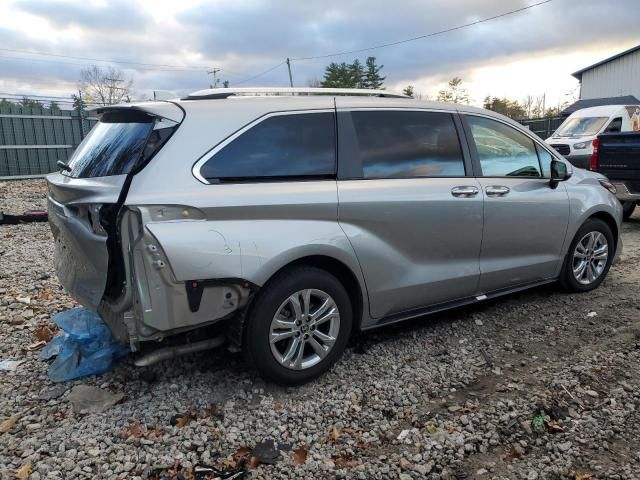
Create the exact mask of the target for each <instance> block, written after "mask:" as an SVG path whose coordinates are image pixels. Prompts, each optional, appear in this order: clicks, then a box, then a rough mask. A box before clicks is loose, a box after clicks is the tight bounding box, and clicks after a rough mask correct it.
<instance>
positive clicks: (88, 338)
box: [40, 308, 129, 382]
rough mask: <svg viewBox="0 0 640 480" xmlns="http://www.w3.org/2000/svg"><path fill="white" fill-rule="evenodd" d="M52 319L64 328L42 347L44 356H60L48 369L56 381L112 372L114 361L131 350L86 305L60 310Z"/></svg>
mask: <svg viewBox="0 0 640 480" xmlns="http://www.w3.org/2000/svg"><path fill="white" fill-rule="evenodd" d="M52 320H53V323H55V324H56V325H57V326H58V327H60V329H61V330H62V331H61V332H60V333H59V334H58V335H56V336H55V337H54V338H53V339H52V340H51V341H50V342H49V343H48V344H47V346H46V347H45V348H43V349H42V351H41V352H40V358H41V359H42V360H48V359H50V358H52V357H56V359H55V360H54V361H53V363H52V364H51V365H49V372H48V373H49V378H50V379H51V380H53V381H54V382H66V381H67V380H73V379H74V378H80V377H86V376H89V375H101V374H103V373H106V372H109V371H111V368H112V365H113V363H114V362H116V361H118V360H120V359H122V358H124V357H126V356H127V354H128V353H129V349H128V348H126V347H124V346H122V345H121V344H119V343H118V342H117V341H116V340H115V339H114V338H113V337H112V336H111V333H110V332H109V329H108V328H107V327H106V325H105V324H104V323H103V322H102V319H101V318H100V317H99V316H98V315H97V314H96V313H94V312H91V311H89V310H87V309H86V308H74V309H72V310H67V311H66V312H61V313H58V314H56V315H54V317H53V319H52Z"/></svg>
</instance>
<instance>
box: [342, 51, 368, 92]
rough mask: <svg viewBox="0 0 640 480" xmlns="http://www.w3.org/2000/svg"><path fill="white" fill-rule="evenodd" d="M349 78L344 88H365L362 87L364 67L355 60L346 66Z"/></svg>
mask: <svg viewBox="0 0 640 480" xmlns="http://www.w3.org/2000/svg"><path fill="white" fill-rule="evenodd" d="M348 70H349V78H348V80H347V85H346V86H345V87H344V88H365V87H364V67H363V66H362V64H361V63H360V60H358V59H357V58H356V59H355V60H354V61H353V63H352V64H351V65H349V66H348Z"/></svg>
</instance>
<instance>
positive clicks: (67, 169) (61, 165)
mask: <svg viewBox="0 0 640 480" xmlns="http://www.w3.org/2000/svg"><path fill="white" fill-rule="evenodd" d="M56 165H57V166H58V168H59V169H60V170H64V171H65V172H70V171H71V167H70V166H69V165H67V163H66V162H63V161H62V160H58V161H57V162H56Z"/></svg>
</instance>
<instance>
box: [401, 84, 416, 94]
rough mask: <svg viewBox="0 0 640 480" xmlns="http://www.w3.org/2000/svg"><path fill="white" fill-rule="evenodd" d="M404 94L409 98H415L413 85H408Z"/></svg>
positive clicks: (403, 91)
mask: <svg viewBox="0 0 640 480" xmlns="http://www.w3.org/2000/svg"><path fill="white" fill-rule="evenodd" d="M402 93H404V94H405V95H406V96H408V97H413V94H414V93H415V92H414V90H413V85H407V86H406V87H404V90H402Z"/></svg>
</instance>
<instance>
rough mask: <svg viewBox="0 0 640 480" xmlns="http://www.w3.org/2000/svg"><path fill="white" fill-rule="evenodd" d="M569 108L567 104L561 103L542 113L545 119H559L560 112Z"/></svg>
mask: <svg viewBox="0 0 640 480" xmlns="http://www.w3.org/2000/svg"><path fill="white" fill-rule="evenodd" d="M568 106H569V102H562V103H560V104H558V105H557V106H555V107H551V108H547V110H546V111H545V112H544V116H545V117H559V116H560V115H561V114H562V111H563V110H564V109H565V108H567V107H568Z"/></svg>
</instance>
